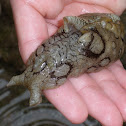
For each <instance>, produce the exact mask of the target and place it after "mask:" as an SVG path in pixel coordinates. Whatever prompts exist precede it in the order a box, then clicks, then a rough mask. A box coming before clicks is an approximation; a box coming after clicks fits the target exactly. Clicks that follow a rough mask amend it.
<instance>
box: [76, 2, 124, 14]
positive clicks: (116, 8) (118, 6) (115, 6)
mask: <svg viewBox="0 0 126 126" xmlns="http://www.w3.org/2000/svg"><path fill="white" fill-rule="evenodd" d="M78 1H80V2H86V3H87V4H93V5H99V6H101V7H104V8H108V9H109V10H111V11H112V12H114V13H116V14H118V15H120V14H121V13H122V12H123V11H124V10H125V9H126V0H114V1H113V0H111V1H110V0H101V1H99V0H90V1H87V0H78ZM110 2H112V4H109V3H110Z"/></svg>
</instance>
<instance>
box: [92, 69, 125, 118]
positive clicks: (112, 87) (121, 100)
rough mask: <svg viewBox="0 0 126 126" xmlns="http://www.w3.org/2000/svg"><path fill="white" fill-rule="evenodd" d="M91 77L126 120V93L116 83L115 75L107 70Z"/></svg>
mask: <svg viewBox="0 0 126 126" xmlns="http://www.w3.org/2000/svg"><path fill="white" fill-rule="evenodd" d="M90 76H91V77H92V78H93V79H94V80H95V81H96V82H97V84H98V85H99V86H100V87H101V88H102V90H103V91H104V92H105V93H106V94H107V96H108V97H109V98H110V99H111V100H112V102H113V103H115V105H116V106H117V108H118V109H119V111H120V112H121V114H122V117H123V119H124V120H126V91H125V90H124V89H123V88H122V87H121V86H120V84H119V83H118V82H117V81H116V78H115V77H114V75H113V74H112V73H111V72H110V71H109V70H107V69H104V70H102V71H100V72H97V73H91V74H90Z"/></svg>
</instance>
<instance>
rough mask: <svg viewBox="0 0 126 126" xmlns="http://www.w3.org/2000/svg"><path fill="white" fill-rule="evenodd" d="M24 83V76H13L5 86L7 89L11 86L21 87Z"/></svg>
mask: <svg viewBox="0 0 126 126" xmlns="http://www.w3.org/2000/svg"><path fill="white" fill-rule="evenodd" d="M23 83H24V74H21V75H18V76H14V77H12V78H11V80H10V82H9V83H8V84H7V87H10V86H13V85H23Z"/></svg>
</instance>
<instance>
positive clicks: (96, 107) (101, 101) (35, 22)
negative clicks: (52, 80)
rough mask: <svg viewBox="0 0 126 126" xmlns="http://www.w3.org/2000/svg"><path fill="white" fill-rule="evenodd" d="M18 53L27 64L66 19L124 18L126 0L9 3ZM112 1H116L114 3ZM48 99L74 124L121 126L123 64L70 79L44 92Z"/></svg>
mask: <svg viewBox="0 0 126 126" xmlns="http://www.w3.org/2000/svg"><path fill="white" fill-rule="evenodd" d="M10 1H11V5H12V9H13V13H14V20H15V25H16V30H17V35H18V41H19V49H20V53H21V56H22V59H23V60H24V62H25V63H26V61H27V59H28V57H29V56H30V54H31V53H32V52H33V51H34V50H35V49H36V48H37V47H38V45H40V43H42V41H43V40H44V39H47V38H48V37H49V36H51V35H52V34H54V33H55V32H56V30H57V29H58V28H59V27H60V26H61V25H62V18H63V17H64V16H67V15H80V14H83V13H87V12H88V13H89V12H90V13H91V12H92V13H93V12H97V13H101V12H104V13H112V12H114V13H116V14H118V15H119V14H121V13H122V12H123V10H124V9H125V8H126V5H125V3H126V0H120V1H119V0H117V1H116V2H115V3H114V2H113V4H109V2H110V0H103V1H101V2H100V1H99V2H98V1H97V0H91V1H90V2H89V3H85V1H86V0H20V1H19V0H10ZM111 1H113V0H111ZM44 94H45V95H46V97H47V98H48V99H49V100H50V101H51V102H52V103H53V104H54V105H55V106H56V108H57V109H58V110H59V111H61V112H62V113H63V114H64V116H65V117H66V118H68V119H69V120H70V121H71V122H73V123H81V122H83V121H85V120H86V118H87V115H88V114H90V115H91V116H93V117H94V118H96V119H97V120H99V121H100V122H101V123H102V124H103V125H104V126H122V122H123V121H126V71H125V70H124V68H123V66H122V64H121V62H120V61H117V62H115V63H113V64H112V65H111V66H109V67H108V68H107V69H104V70H102V71H100V72H97V73H91V74H83V75H81V76H80V77H78V78H71V79H69V80H68V81H67V82H66V83H65V84H64V85H62V86H60V87H59V88H56V89H51V90H45V91H44Z"/></svg>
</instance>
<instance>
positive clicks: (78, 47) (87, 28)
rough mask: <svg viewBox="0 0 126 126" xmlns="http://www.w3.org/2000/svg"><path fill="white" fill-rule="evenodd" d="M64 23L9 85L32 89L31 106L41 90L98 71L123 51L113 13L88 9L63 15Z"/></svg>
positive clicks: (119, 24) (117, 24) (36, 100)
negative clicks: (94, 11)
mask: <svg viewBox="0 0 126 126" xmlns="http://www.w3.org/2000/svg"><path fill="white" fill-rule="evenodd" d="M63 21H64V25H63V26H61V27H60V28H59V29H58V31H57V32H56V33H55V34H54V35H53V36H51V37H50V38H49V39H47V40H45V41H44V43H43V44H41V45H40V46H39V47H38V48H37V49H36V51H35V52H33V53H32V54H31V56H30V58H29V59H28V62H27V69H26V70H25V71H24V72H23V73H22V74H21V75H18V76H14V77H12V79H11V80H10V82H9V84H8V85H7V86H12V85H23V86H25V87H27V88H28V90H29V91H30V95H31V96H30V106H34V105H37V104H39V103H41V101H42V96H41V93H42V90H45V89H52V88H56V87H58V86H60V85H62V84H64V83H65V81H66V79H67V78H68V77H78V76H79V75H81V74H83V73H85V72H87V73H88V72H95V71H99V70H101V69H103V68H104V67H106V66H108V64H109V63H111V62H115V61H116V60H117V59H119V58H120V57H121V56H122V54H123V52H124V42H123V41H124V31H123V25H122V24H121V22H120V18H119V17H118V16H117V15H114V14H105V13H101V14H98V13H88V14H83V15H80V16H67V17H64V18H63Z"/></svg>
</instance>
